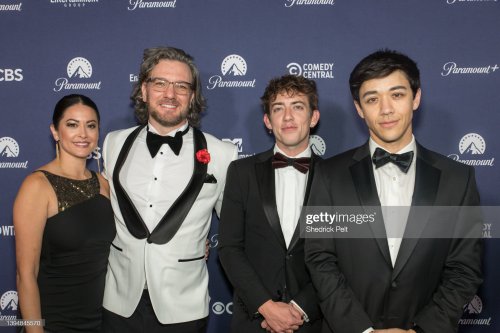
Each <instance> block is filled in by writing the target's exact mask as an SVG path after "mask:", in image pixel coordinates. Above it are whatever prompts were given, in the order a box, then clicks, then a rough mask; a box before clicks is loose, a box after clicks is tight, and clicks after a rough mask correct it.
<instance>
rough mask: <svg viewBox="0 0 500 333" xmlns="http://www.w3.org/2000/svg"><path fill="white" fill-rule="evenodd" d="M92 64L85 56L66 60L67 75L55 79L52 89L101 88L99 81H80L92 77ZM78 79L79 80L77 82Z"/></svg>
mask: <svg viewBox="0 0 500 333" xmlns="http://www.w3.org/2000/svg"><path fill="white" fill-rule="evenodd" d="M92 73H93V70H92V64H91V63H90V61H88V60H87V59H86V58H83V57H75V58H73V59H71V60H70V61H69V62H68V65H67V66H66V74H68V77H60V78H58V79H56V82H55V88H54V91H56V92H57V91H61V90H73V89H77V90H80V89H89V90H90V89H92V90H94V89H96V90H100V89H101V81H98V82H88V81H86V82H81V80H87V79H90V78H91V77H92ZM79 81H80V82H79Z"/></svg>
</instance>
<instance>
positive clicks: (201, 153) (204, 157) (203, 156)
mask: <svg viewBox="0 0 500 333" xmlns="http://www.w3.org/2000/svg"><path fill="white" fill-rule="evenodd" d="M196 159H197V160H198V162H200V163H203V164H208V162H210V153H209V152H208V150H206V149H200V150H198V151H197V152H196Z"/></svg>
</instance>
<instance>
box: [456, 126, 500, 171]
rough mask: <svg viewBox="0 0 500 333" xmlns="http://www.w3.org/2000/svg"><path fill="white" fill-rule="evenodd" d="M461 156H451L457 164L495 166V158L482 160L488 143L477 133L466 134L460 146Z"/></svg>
mask: <svg viewBox="0 0 500 333" xmlns="http://www.w3.org/2000/svg"><path fill="white" fill-rule="evenodd" d="M458 150H459V151H460V154H449V155H448V157H449V158H451V159H452V160H455V161H457V162H461V163H463V164H467V165H473V166H493V165H494V162H495V158H494V157H491V158H481V157H482V156H479V155H483V154H484V153H485V151H486V141H485V140H484V139H483V137H482V136H481V135H479V134H477V133H468V134H465V135H464V136H463V137H462V139H461V140H460V143H459V144H458Z"/></svg>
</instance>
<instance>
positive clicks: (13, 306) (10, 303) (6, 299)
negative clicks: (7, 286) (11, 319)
mask: <svg viewBox="0 0 500 333" xmlns="http://www.w3.org/2000/svg"><path fill="white" fill-rule="evenodd" d="M17 304H18V298H17V292H16V291H14V290H9V291H7V292H5V293H4V294H3V295H2V297H1V298H0V308H1V309H2V311H3V310H9V311H17Z"/></svg>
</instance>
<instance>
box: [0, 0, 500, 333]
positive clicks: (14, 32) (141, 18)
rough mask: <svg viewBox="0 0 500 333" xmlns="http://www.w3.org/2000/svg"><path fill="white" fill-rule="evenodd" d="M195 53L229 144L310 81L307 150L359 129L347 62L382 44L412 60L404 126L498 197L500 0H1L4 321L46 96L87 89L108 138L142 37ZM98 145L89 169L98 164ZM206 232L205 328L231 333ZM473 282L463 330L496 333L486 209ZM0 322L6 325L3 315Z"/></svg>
mask: <svg viewBox="0 0 500 333" xmlns="http://www.w3.org/2000/svg"><path fill="white" fill-rule="evenodd" d="M159 45H170V46H176V47H179V48H182V49H185V50H186V51H187V52H188V53H190V54H191V55H193V56H194V57H195V60H196V64H197V65H198V67H199V69H200V72H201V76H202V85H203V93H204V95H205V96H206V97H207V99H208V108H207V110H206V112H205V115H204V116H203V118H202V126H201V128H202V130H204V131H206V132H209V133H211V134H214V135H215V136H217V137H219V138H221V139H223V140H227V141H231V142H233V143H234V144H235V145H237V147H238V150H239V154H240V157H245V156H249V155H252V154H255V153H257V152H260V151H263V150H266V149H268V148H270V147H271V145H272V144H273V138H272V137H271V136H270V135H269V134H268V133H267V132H266V130H265V127H264V125H263V122H262V110H261V107H260V104H259V97H260V96H261V95H262V93H263V91H264V88H265V86H266V84H267V83H268V81H269V80H270V79H271V78H273V77H275V76H279V75H283V74H286V73H291V74H294V75H302V76H304V77H307V78H311V79H314V80H315V81H316V82H317V84H318V88H319V94H320V111H321V121H320V126H319V128H317V130H316V131H315V132H314V133H313V136H312V143H313V149H314V150H315V152H316V153H318V154H321V155H323V156H324V157H329V156H332V155H334V154H337V153H340V152H342V151H344V150H347V149H349V148H351V147H354V146H357V145H360V144H362V143H363V142H364V141H365V140H366V131H365V127H364V124H363V123H362V121H361V120H360V119H359V117H358V116H357V114H356V111H355V108H354V106H353V103H352V100H351V98H350V94H349V88H348V77H349V74H350V72H351V70H352V68H353V66H354V65H355V64H356V63H357V62H358V61H359V60H360V59H361V58H362V57H364V56H366V55H367V54H369V53H371V52H373V51H375V50H377V49H379V48H391V49H396V50H399V51H401V52H403V53H406V54H408V55H409V56H411V57H412V58H414V59H415V60H416V61H417V62H418V64H419V67H420V69H421V75H422V91H423V98H422V104H421V107H420V109H419V110H418V111H417V112H416V114H415V116H416V119H415V133H416V134H415V135H416V137H417V140H419V142H420V143H422V144H423V145H425V146H427V147H429V148H431V149H433V150H436V151H438V152H440V153H442V154H444V155H447V156H448V157H449V158H451V159H454V160H457V161H460V162H462V163H466V164H469V165H474V166H475V169H476V174H477V181H478V185H479V189H480V193H481V199H482V203H483V204H484V205H488V206H497V205H499V204H500V195H499V193H500V172H499V171H500V169H499V163H500V162H498V160H497V159H498V158H500V134H499V129H500V1H497V0H482V1H481V0H378V1H368V0H171V1H155V0H27V1H15V0H0V110H1V111H0V320H1V319H9V318H15V317H16V316H17V312H18V297H17V291H16V278H15V276H16V266H15V252H14V234H15V230H14V228H13V225H12V204H13V201H14V198H15V195H16V192H17V190H18V188H19V186H20V184H21V182H22V180H23V179H24V177H25V176H26V175H28V174H29V173H31V172H32V171H33V170H35V169H36V168H37V167H39V166H41V165H43V164H45V163H46V162H48V161H49V160H51V159H52V158H54V156H55V149H54V142H53V140H52V138H51V135H50V131H49V125H50V122H51V116H52V111H53V107H54V105H55V103H56V102H57V101H58V100H59V99H60V98H61V97H62V96H64V95H67V94H71V93H82V94H85V95H88V96H89V97H91V98H92V99H93V100H94V101H95V102H96V103H97V105H98V106H99V109H100V112H101V117H102V125H101V132H100V134H101V137H100V144H102V140H103V139H104V136H105V135H106V134H107V133H108V132H110V131H112V130H116V129H120V128H126V127H131V126H133V125H134V124H135V118H134V115H133V108H132V104H131V101H130V99H129V96H130V93H131V90H132V86H133V84H134V83H135V82H136V81H137V75H138V70H139V64H140V62H141V58H142V52H143V50H144V48H147V47H152V46H159ZM99 157H100V152H99V151H98V152H96V153H95V154H93V156H90V158H89V167H90V168H91V169H97V163H96V161H95V159H96V158H99ZM217 229H218V221H217V219H216V218H215V217H214V219H213V223H212V228H211V232H210V235H209V239H210V247H211V252H210V258H209V260H208V266H209V271H210V311H211V312H210V320H209V332H210V333H220V332H222V333H223V332H228V327H229V321H230V318H231V314H232V308H233V305H232V295H231V294H232V291H231V287H230V284H229V282H228V280H227V279H226V277H225V276H224V273H223V272H222V270H221V266H220V263H219V261H218V256H217V249H216V247H217V243H218V238H217V236H218V233H217ZM483 229H484V231H483V236H484V238H485V243H486V247H485V256H484V283H483V285H482V286H481V288H480V290H479V291H478V293H477V295H476V296H475V297H474V299H473V300H472V301H471V302H470V303H469V304H467V305H466V306H465V307H464V313H463V317H462V319H461V320H460V332H477V333H483V332H484V333H487V332H488V333H493V332H500V265H499V263H500V255H499V254H498V253H499V252H500V243H499V240H498V239H496V238H498V237H497V236H498V235H500V223H498V221H497V222H495V219H494V218H492V219H488V220H486V221H485V222H484V228H483ZM0 332H15V329H14V328H9V327H0Z"/></svg>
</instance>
